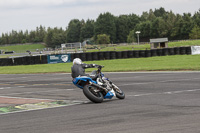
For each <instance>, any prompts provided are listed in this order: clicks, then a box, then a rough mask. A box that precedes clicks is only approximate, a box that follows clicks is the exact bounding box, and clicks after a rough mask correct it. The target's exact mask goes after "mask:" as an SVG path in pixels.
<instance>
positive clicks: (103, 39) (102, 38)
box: [97, 34, 110, 44]
mask: <svg viewBox="0 0 200 133" xmlns="http://www.w3.org/2000/svg"><path fill="white" fill-rule="evenodd" d="M97 43H98V44H109V43H110V36H109V35H106V34H100V35H97Z"/></svg>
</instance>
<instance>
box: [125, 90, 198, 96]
mask: <svg viewBox="0 0 200 133" xmlns="http://www.w3.org/2000/svg"><path fill="white" fill-rule="evenodd" d="M195 91H200V89H194V90H183V91H169V92H162V93H144V94H137V95H127V96H128V97H141V96H150V95H163V94H167V95H171V94H178V93H185V92H195Z"/></svg>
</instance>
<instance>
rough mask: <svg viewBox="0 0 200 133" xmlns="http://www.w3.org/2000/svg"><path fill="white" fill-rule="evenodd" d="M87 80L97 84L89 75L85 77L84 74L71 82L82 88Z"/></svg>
mask: <svg viewBox="0 0 200 133" xmlns="http://www.w3.org/2000/svg"><path fill="white" fill-rule="evenodd" d="M88 81H90V82H93V83H95V84H97V82H96V81H94V80H92V79H91V78H90V77H86V76H82V77H77V78H74V79H73V81H72V82H73V84H74V85H76V86H77V87H79V88H81V89H83V87H84V86H85V84H86V83H87V82H88Z"/></svg>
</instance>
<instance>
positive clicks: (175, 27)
mask: <svg viewBox="0 0 200 133" xmlns="http://www.w3.org/2000/svg"><path fill="white" fill-rule="evenodd" d="M136 31H140V32H141V33H140V41H143V42H149V39H150V38H162V37H168V38H169V40H182V39H200V9H199V11H196V12H195V13H194V14H193V15H192V14H191V13H183V14H182V15H181V14H175V13H173V12H172V11H166V10H165V9H164V8H162V7H161V8H159V9H155V10H152V9H150V10H149V11H148V12H143V13H142V15H140V16H139V15H136V14H129V15H119V16H114V15H112V14H111V13H109V12H106V13H101V14H100V15H99V16H98V18H97V19H96V20H91V19H88V20H79V19H73V20H71V21H70V22H69V24H68V26H67V28H66V29H62V28H57V27H56V28H50V27H49V28H47V29H46V28H45V27H44V26H39V27H36V30H32V31H30V32H29V31H28V30H26V31H15V30H13V31H12V32H10V33H2V35H1V37H0V44H1V45H3V44H18V43H38V42H44V43H45V44H46V45H47V46H48V47H56V46H60V44H62V43H73V42H83V41H84V40H86V39H89V40H90V43H95V44H96V43H98V44H102V43H124V42H128V43H131V42H134V41H136V39H137V35H136V34H135V32H136Z"/></svg>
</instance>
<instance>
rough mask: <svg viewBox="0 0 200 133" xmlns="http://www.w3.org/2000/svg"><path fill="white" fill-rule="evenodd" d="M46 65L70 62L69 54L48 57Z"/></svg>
mask: <svg viewBox="0 0 200 133" xmlns="http://www.w3.org/2000/svg"><path fill="white" fill-rule="evenodd" d="M47 60H48V64H54V63H67V62H71V61H70V60H71V56H70V54H59V55H48V56H47Z"/></svg>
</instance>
